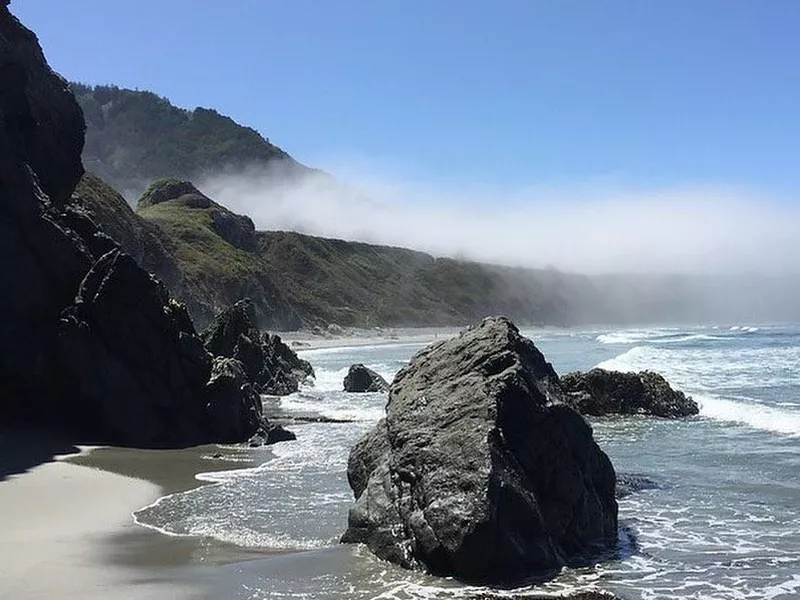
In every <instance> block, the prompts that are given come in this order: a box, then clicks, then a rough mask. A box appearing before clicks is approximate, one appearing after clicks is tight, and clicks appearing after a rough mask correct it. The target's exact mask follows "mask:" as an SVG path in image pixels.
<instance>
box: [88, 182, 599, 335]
mask: <svg viewBox="0 0 800 600" xmlns="http://www.w3.org/2000/svg"><path fill="white" fill-rule="evenodd" d="M79 190H80V192H79V194H78V195H77V196H78V198H79V199H80V201H81V202H82V204H83V205H84V206H85V207H86V208H87V210H89V212H90V213H91V214H92V215H93V216H94V217H95V219H96V220H97V221H98V223H99V224H100V225H101V227H102V228H103V229H104V231H106V232H107V233H108V234H109V235H111V236H112V237H113V238H114V239H116V240H117V241H118V242H120V244H122V246H123V247H124V248H125V249H126V250H128V251H129V252H131V253H132V254H134V256H135V257H142V256H149V255H150V254H152V253H153V252H156V251H157V252H158V255H159V256H161V257H162V258H161V260H160V261H151V265H155V266H156V268H151V270H152V271H153V272H154V273H155V274H156V275H158V276H159V277H161V278H162V279H164V280H165V282H166V283H167V285H168V286H169V287H170V288H171V291H172V292H173V294H174V295H175V296H176V297H178V298H179V299H181V300H183V301H184V302H186V304H187V306H188V307H189V309H190V311H191V312H192V315H193V317H194V318H195V320H196V321H198V322H199V324H200V325H201V326H203V325H204V324H206V323H208V322H209V321H210V319H211V318H212V317H213V315H214V313H215V312H216V311H218V310H221V309H222V308H224V307H226V306H228V305H230V304H232V303H234V302H236V301H237V300H239V299H240V298H242V297H251V298H252V299H253V300H254V302H255V304H256V307H257V309H258V311H259V319H260V324H261V325H262V326H263V327H270V328H277V329H287V328H294V327H298V326H301V325H306V326H311V325H327V324H329V323H338V324H340V325H350V326H360V327H374V326H413V325H464V324H467V323H470V322H473V321H475V320H477V319H479V318H481V317H484V316H487V315H490V314H505V315H508V316H510V317H511V318H513V319H515V320H517V321H518V322H520V323H522V324H554V325H565V324H569V323H571V322H574V321H576V320H583V314H582V312H583V309H584V307H583V306H582V305H581V304H578V303H577V300H576V299H580V298H586V297H592V290H593V288H592V286H591V284H590V283H589V282H588V280H586V279H585V278H581V277H578V276H571V275H565V274H562V273H558V272H554V271H534V270H527V269H511V268H505V267H497V266H492V265H485V264H480V263H473V262H467V261H458V260H453V259H448V258H434V257H432V256H430V255H428V254H425V253H423V252H416V251H413V250H407V249H404V248H394V247H389V246H377V245H373V244H365V243H359V242H347V241H344V240H336V239H327V238H320V237H313V236H309V235H301V234H298V233H291V232H256V231H255V230H254V228H253V225H252V221H250V220H249V219H248V218H247V217H243V216H240V215H236V214H235V213H233V212H231V211H230V210H228V209H227V208H225V207H223V206H221V205H219V204H218V203H216V202H214V201H213V200H211V199H210V198H208V197H207V196H205V195H204V194H202V193H201V192H200V191H199V190H197V189H196V188H195V187H194V186H192V185H191V184H190V183H188V182H185V181H179V180H162V181H158V182H155V183H154V184H153V185H151V186H150V188H149V189H148V190H147V191H146V192H145V193H144V194H143V196H142V199H141V201H140V203H139V205H138V207H137V210H136V212H134V211H133V210H132V209H130V208H129V207H128V206H127V205H126V204H125V201H124V200H123V199H122V198H121V197H120V196H119V194H117V193H116V192H115V191H114V190H113V189H112V188H111V187H110V186H108V185H106V184H104V183H103V182H102V181H101V180H100V179H99V178H97V177H96V176H94V175H92V174H87V175H86V176H85V177H84V180H83V181H82V183H81V185H80V186H79ZM249 235H252V236H253V242H252V245H251V243H250V241H249V239H248V236H249ZM137 260H138V258H137ZM165 264H166V265H174V269H175V270H176V271H177V276H176V275H174V274H172V275H170V273H169V272H166V273H165V272H164V271H163V265H165ZM159 269H161V270H159ZM165 274H166V275H167V276H165Z"/></svg>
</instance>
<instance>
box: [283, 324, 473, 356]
mask: <svg viewBox="0 0 800 600" xmlns="http://www.w3.org/2000/svg"><path fill="white" fill-rule="evenodd" d="M463 329H464V327H418V328H411V327H406V328H396V329H390V328H387V329H358V328H347V329H343V330H342V331H337V332H336V333H331V332H329V331H322V332H321V333H314V332H313V331H309V330H307V329H303V330H299V331H285V332H279V333H278V335H280V336H281V339H282V340H283V341H284V342H286V343H287V344H289V346H291V347H292V349H293V350H295V351H302V350H320V349H325V348H355V347H359V346H381V345H388V344H430V343H432V342H435V341H437V340H443V339H448V338H451V337H453V336H455V335H458V333H459V332H460V331H462V330H463Z"/></svg>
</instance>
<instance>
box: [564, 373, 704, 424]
mask: <svg viewBox="0 0 800 600" xmlns="http://www.w3.org/2000/svg"><path fill="white" fill-rule="evenodd" d="M561 384H562V386H563V387H564V390H565V391H566V392H567V394H568V395H569V400H568V401H569V403H570V404H571V405H572V406H573V407H574V408H575V410H577V411H578V412H580V413H582V414H585V415H593V416H602V415H607V414H625V415H655V416H657V417H673V418H674V417H687V416H690V415H696V414H697V413H698V412H699V409H698V407H697V403H696V402H695V401H694V400H692V399H691V398H690V397H688V396H686V395H685V394H684V393H683V392H679V391H676V390H673V389H672V388H671V387H670V385H669V383H667V381H666V380H665V379H664V378H663V377H662V376H661V375H659V374H658V373H653V372H652V371H642V372H640V373H620V372H618V371H606V370H604V369H592V370H591V371H588V372H586V373H567V374H566V375H564V376H563V377H562V378H561Z"/></svg>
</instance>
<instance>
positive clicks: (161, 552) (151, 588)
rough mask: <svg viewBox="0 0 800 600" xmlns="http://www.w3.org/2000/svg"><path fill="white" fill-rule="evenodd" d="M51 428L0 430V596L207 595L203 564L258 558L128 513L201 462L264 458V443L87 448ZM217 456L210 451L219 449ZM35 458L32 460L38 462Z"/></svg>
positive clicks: (181, 482)
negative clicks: (51, 434) (60, 438)
mask: <svg viewBox="0 0 800 600" xmlns="http://www.w3.org/2000/svg"><path fill="white" fill-rule="evenodd" d="M46 440H47V434H42V433H29V432H25V433H19V432H16V433H6V432H1V433H0V449H2V450H3V452H2V454H1V455H0V457H2V458H0V465H2V466H1V467H0V469H1V470H0V548H3V557H2V561H3V565H2V569H0V598H14V599H20V598H43V599H44V598H46V599H47V600H51V599H52V598H59V599H60V598H75V599H81V600H91V599H93V598H103V599H104V600H108V599H110V600H116V599H117V598H119V599H133V600H144V599H160V598H178V599H181V598H194V597H207V596H208V592H209V590H210V589H211V588H212V587H215V586H214V581H213V579H214V577H213V573H212V571H215V569H210V568H209V567H211V566H214V565H221V564H228V563H233V562H239V561H246V560H252V559H254V558H264V557H265V556H270V555H274V553H268V554H267V553H264V552H257V551H252V550H245V549H241V548H238V547H236V546H231V545H227V544H224V543H221V542H217V541H211V540H207V539H202V538H190V537H175V536H167V535H164V534H162V533H160V532H157V531H154V530H151V529H148V528H146V527H143V526H141V525H138V524H137V523H136V522H135V521H134V518H133V514H132V513H133V512H134V511H136V510H138V509H140V508H142V507H144V506H146V505H148V504H150V503H152V502H154V501H155V500H157V499H158V498H159V497H161V496H163V495H165V494H169V493H174V492H178V491H183V490H187V489H190V488H192V487H195V486H198V485H203V483H202V482H200V481H198V480H197V479H195V474H196V473H198V472H201V471H220V470H224V469H229V468H243V467H247V466H252V465H254V464H261V463H262V462H264V461H265V460H268V459H269V457H270V453H269V450H268V449H256V450H250V449H247V448H239V447H225V448H220V447H216V446H203V447H198V448H188V449H183V450H139V449H128V448H84V449H82V450H83V451H82V452H80V453H79V454H66V453H61V452H62V451H63V452H79V451H80V450H81V449H79V448H77V447H75V446H72V445H71V444H66V443H58V444H55V443H54V444H52V446H53V448H54V450H52V451H48V450H47V448H48V445H47V444H45V443H43V442H44V441H46ZM215 455H216V457H215ZM37 462H38V463H41V464H36V463H37Z"/></svg>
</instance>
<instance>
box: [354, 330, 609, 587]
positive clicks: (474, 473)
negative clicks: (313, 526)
mask: <svg viewBox="0 0 800 600" xmlns="http://www.w3.org/2000/svg"><path fill="white" fill-rule="evenodd" d="M348 479H349V481H350V484H351V487H352V488H353V491H354V492H355V495H356V498H357V500H356V503H355V505H354V506H353V508H352V509H351V511H350V515H349V522H348V529H347V531H346V532H345V534H344V536H343V538H342V540H343V541H346V542H364V543H366V544H367V545H368V546H369V548H370V549H371V550H372V551H373V552H374V553H375V554H376V555H378V556H379V557H381V558H384V559H386V560H390V561H392V562H395V563H398V564H400V565H402V566H404V567H408V568H425V569H427V570H428V571H430V572H433V573H437V574H451V575H455V576H457V577H459V578H462V579H467V580H483V581H493V582H497V581H507V580H514V579H519V578H525V577H529V576H532V575H534V574H541V573H542V572H550V571H553V570H557V569H559V568H560V567H561V566H563V565H564V564H569V563H572V562H580V561H581V560H583V559H587V558H588V557H590V556H594V557H597V555H598V553H606V552H608V551H609V550H610V549H613V548H615V546H616V540H617V504H616V500H615V498H614V487H615V475H614V468H613V467H612V465H611V462H610V461H609V459H608V457H607V456H606V455H605V454H604V453H603V452H602V451H601V450H600V448H598V446H597V444H596V443H595V442H594V440H593V438H592V430H591V428H590V427H589V425H588V424H587V423H586V422H585V421H584V420H583V418H582V417H581V416H580V415H578V414H577V413H576V412H575V411H574V410H572V409H571V408H570V407H568V406H566V405H564V404H563V403H561V392H560V388H559V386H558V378H557V376H556V374H555V372H554V371H553V368H552V366H551V365H550V364H549V363H547V362H546V361H545V359H544V357H543V356H542V354H541V353H540V352H539V351H538V350H537V349H536V347H535V346H534V345H533V342H531V341H530V340H528V339H526V338H524V337H522V336H520V334H519V331H518V330H517V328H516V327H515V326H514V325H513V324H512V323H511V322H510V321H508V320H507V319H504V318H500V317H492V318H488V319H485V320H484V321H483V322H482V323H481V324H480V325H478V326H476V327H473V328H471V329H469V330H468V331H466V332H464V333H463V334H461V335H460V336H459V337H457V338H455V339H452V340H448V341H444V342H440V343H438V344H435V345H432V346H430V347H429V348H427V349H425V350H423V351H422V352H420V353H418V354H417V355H416V356H415V357H414V358H413V359H412V360H411V362H410V364H409V365H408V366H407V367H406V368H404V369H403V370H402V371H401V372H400V373H399V374H398V375H397V377H396V378H395V380H394V382H393V383H392V385H391V388H390V391H389V401H388V403H387V407H386V418H385V419H384V420H382V421H381V422H380V423H379V424H378V425H377V426H376V428H375V429H374V430H373V431H372V432H370V433H369V434H368V435H367V436H366V437H365V438H364V439H363V440H361V441H360V442H359V443H358V445H357V446H356V447H355V448H354V449H353V451H352V453H351V455H350V460H349V464H348Z"/></svg>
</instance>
